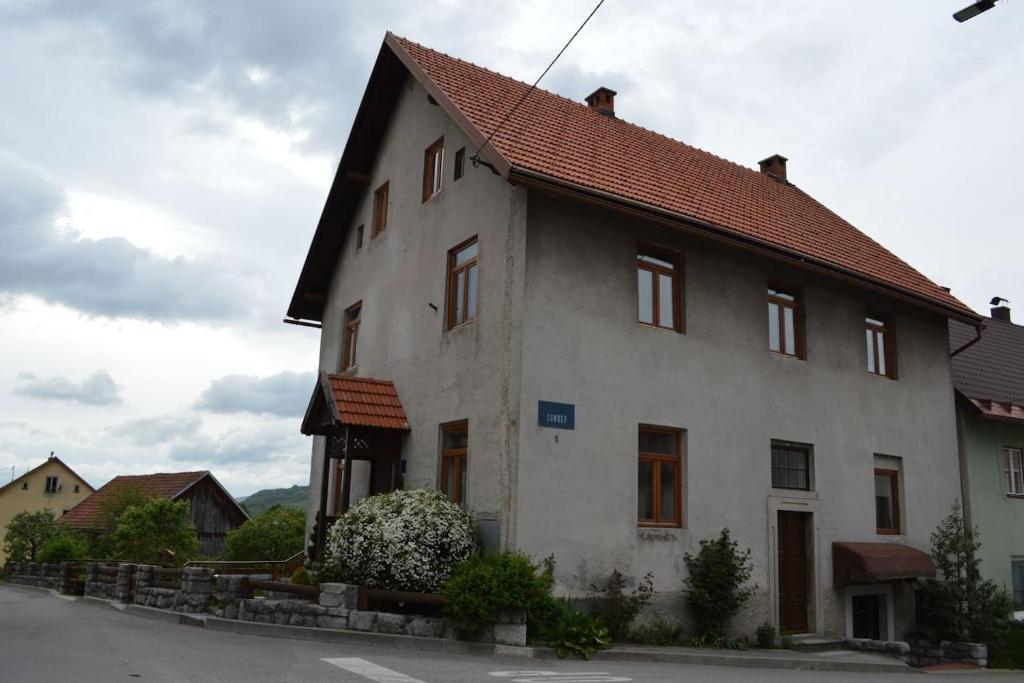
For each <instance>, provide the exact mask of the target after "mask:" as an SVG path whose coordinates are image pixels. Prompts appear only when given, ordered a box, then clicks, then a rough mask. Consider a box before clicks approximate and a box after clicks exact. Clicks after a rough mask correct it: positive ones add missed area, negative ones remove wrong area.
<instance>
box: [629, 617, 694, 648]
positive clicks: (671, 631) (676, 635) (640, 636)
mask: <svg viewBox="0 0 1024 683" xmlns="http://www.w3.org/2000/svg"><path fill="white" fill-rule="evenodd" d="M682 637H683V627H682V626H680V625H679V624H676V623H674V622H671V621H668V620H667V619H665V618H664V617H660V616H659V617H655V618H653V619H650V620H648V621H645V622H643V623H640V624H638V625H637V626H636V627H635V628H633V630H632V631H630V633H629V639H630V640H632V641H633V642H634V643H640V644H641V645H678V644H679V641H680V640H681V639H682Z"/></svg>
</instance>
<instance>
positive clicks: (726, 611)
mask: <svg viewBox="0 0 1024 683" xmlns="http://www.w3.org/2000/svg"><path fill="white" fill-rule="evenodd" d="M683 559H684V560H685V562H686V568H687V569H688V570H689V574H688V576H687V577H686V604H687V605H688V606H689V608H690V611H691V612H693V617H694V620H695V621H696V622H697V631H698V636H700V637H705V638H713V639H715V640H718V639H722V638H725V632H726V629H727V627H728V626H729V622H730V621H731V620H732V618H733V617H735V616H736V614H738V613H739V611H740V608H742V607H743V605H744V604H746V602H747V601H748V600H750V598H751V597H752V596H753V595H754V591H755V590H756V588H757V587H756V586H750V585H748V581H749V580H750V574H751V572H752V571H753V565H752V563H751V560H750V548H747V549H746V550H745V551H740V550H739V546H738V544H737V543H736V542H735V541H733V540H732V538H731V537H730V536H729V529H722V533H721V534H720V535H719V537H718V538H716V539H713V540H708V539H704V540H702V541H701V542H700V550H699V551H698V552H697V554H696V555H691V554H690V553H686V555H685V556H684V558H683Z"/></svg>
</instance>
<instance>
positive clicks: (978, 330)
mask: <svg viewBox="0 0 1024 683" xmlns="http://www.w3.org/2000/svg"><path fill="white" fill-rule="evenodd" d="M984 327H985V325H984V324H982V323H977V324H975V325H974V331H975V332H976V333H977V334H976V335H975V337H974V339H972V340H971V341H969V342H967V343H966V344H964V345H963V346H961V347H960V348H959V349H956V350H955V351H953V353H951V354H949V357H950V358H952V357H953V356H955V355H957V354H958V353H960V352H961V351H966V350H967V349H969V348H971V347H972V346H974V345H975V344H977V343H978V342H980V341H981V331H982V329H984Z"/></svg>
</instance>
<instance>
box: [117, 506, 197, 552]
mask: <svg viewBox="0 0 1024 683" xmlns="http://www.w3.org/2000/svg"><path fill="white" fill-rule="evenodd" d="M113 540H114V551H115V553H116V554H117V557H118V559H122V560H126V561H128V562H136V563H139V564H169V565H182V564H184V563H185V562H187V561H189V560H191V559H194V558H195V556H196V555H197V553H198V552H199V537H198V536H197V535H196V528H195V527H194V526H192V514H191V513H190V512H189V506H188V502H186V501H184V500H182V501H178V502H173V501H170V500H166V499H154V500H151V501H150V502H148V503H146V504H145V505H143V506H142V507H129V508H128V509H127V510H125V511H124V513H123V514H122V515H121V521H120V522H118V524H117V531H115V532H114V539H113Z"/></svg>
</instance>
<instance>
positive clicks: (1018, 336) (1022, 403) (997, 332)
mask: <svg viewBox="0 0 1024 683" xmlns="http://www.w3.org/2000/svg"><path fill="white" fill-rule="evenodd" d="M984 323H985V328H984V329H983V330H982V331H981V340H980V341H978V342H977V343H976V344H973V345H971V346H970V347H968V348H967V349H965V350H964V351H962V352H961V353H958V354H957V355H955V356H953V359H952V362H953V386H955V387H956V389H957V390H958V391H959V392H960V393H962V394H963V395H964V396H966V397H967V398H970V399H978V401H980V402H981V403H979V404H977V405H978V407H979V409H980V407H981V406H983V405H985V403H984V402H989V403H991V402H993V401H994V402H996V403H1006V404H1016V405H1017V406H1018V407H1024V326H1022V325H1014V324H1013V323H1012V322H1007V321H1004V320H997V319H994V318H985V319H984ZM974 338H975V331H974V328H973V327H971V326H969V325H965V324H964V323H961V322H957V321H955V320H951V321H950V322H949V346H950V349H951V350H953V349H957V348H960V347H962V346H963V345H964V344H967V343H969V342H970V341H971V340H972V339H974ZM989 408H990V409H991V406H989ZM995 410H996V413H995V414H994V415H993V416H995V415H996V414H998V413H999V412H1001V411H1005V410H1009V412H1008V413H1007V414H1006V415H1005V417H1010V416H1012V415H1014V414H1015V413H1014V411H1013V410H1012V409H1003V408H1000V407H998V406H996V408H995Z"/></svg>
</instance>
